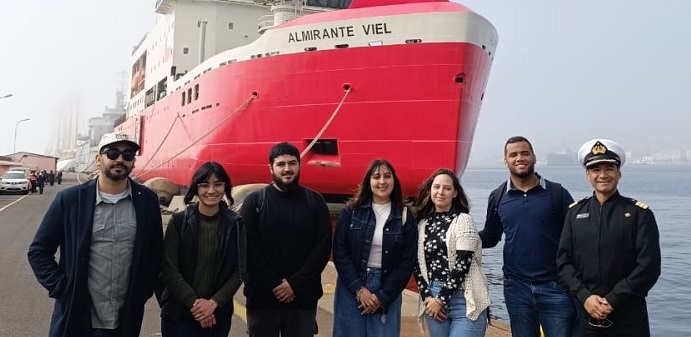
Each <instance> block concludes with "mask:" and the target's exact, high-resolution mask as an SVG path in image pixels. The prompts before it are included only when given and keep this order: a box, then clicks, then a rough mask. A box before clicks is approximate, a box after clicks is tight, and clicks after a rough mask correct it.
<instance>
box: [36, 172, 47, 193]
mask: <svg viewBox="0 0 691 337" xmlns="http://www.w3.org/2000/svg"><path fill="white" fill-rule="evenodd" d="M36 186H38V193H39V194H43V189H44V187H45V186H46V171H39V172H38V175H37V176H36Z"/></svg>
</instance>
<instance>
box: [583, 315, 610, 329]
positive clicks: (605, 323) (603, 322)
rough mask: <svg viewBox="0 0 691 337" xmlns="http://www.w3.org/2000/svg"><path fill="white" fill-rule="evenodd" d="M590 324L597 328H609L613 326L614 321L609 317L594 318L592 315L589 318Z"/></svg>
mask: <svg viewBox="0 0 691 337" xmlns="http://www.w3.org/2000/svg"><path fill="white" fill-rule="evenodd" d="M588 324H589V325H590V326H594V327H596V328H603V329H607V328H609V327H611V326H612V324H613V323H612V321H610V320H609V319H607V318H605V319H595V318H592V317H591V318H590V319H589V320H588Z"/></svg>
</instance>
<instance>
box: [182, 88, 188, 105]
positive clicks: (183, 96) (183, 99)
mask: <svg viewBox="0 0 691 337" xmlns="http://www.w3.org/2000/svg"><path fill="white" fill-rule="evenodd" d="M185 96H186V95H185V92H184V91H183V92H182V106H185V98H187V97H185Z"/></svg>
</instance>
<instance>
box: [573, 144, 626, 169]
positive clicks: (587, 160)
mask: <svg viewBox="0 0 691 337" xmlns="http://www.w3.org/2000/svg"><path fill="white" fill-rule="evenodd" d="M625 161H626V152H625V151H624V148H622V147H621V145H619V144H617V143H616V142H614V141H611V140H609V139H593V140H589V141H587V142H585V144H583V146H581V148H580V149H579V150H578V162H579V163H581V165H582V166H583V167H584V168H588V167H589V166H591V165H594V164H597V163H614V164H616V165H617V167H621V166H622V165H624V162H625Z"/></svg>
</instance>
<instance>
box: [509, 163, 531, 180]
mask: <svg viewBox="0 0 691 337" xmlns="http://www.w3.org/2000/svg"><path fill="white" fill-rule="evenodd" d="M510 171H511V174H512V175H513V176H515V177H516V178H519V179H528V178H530V177H532V176H533V175H535V165H530V167H528V169H527V170H526V171H524V172H516V171H515V170H512V169H510Z"/></svg>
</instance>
